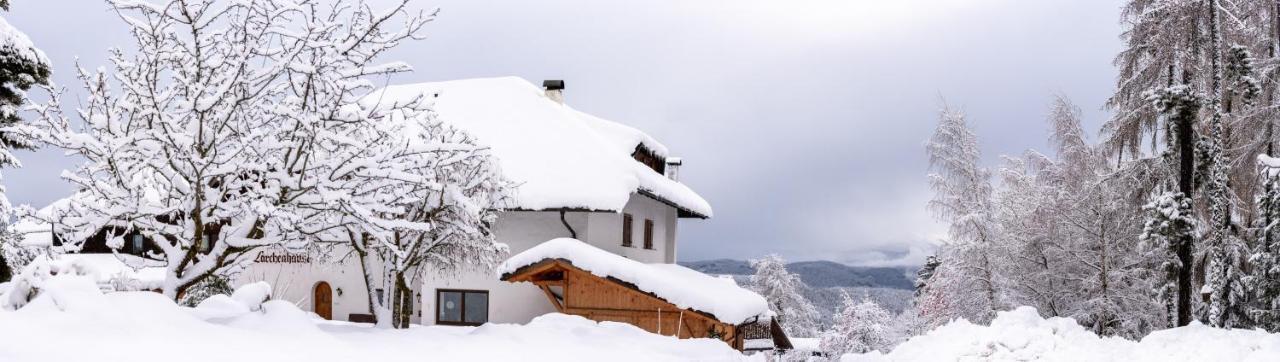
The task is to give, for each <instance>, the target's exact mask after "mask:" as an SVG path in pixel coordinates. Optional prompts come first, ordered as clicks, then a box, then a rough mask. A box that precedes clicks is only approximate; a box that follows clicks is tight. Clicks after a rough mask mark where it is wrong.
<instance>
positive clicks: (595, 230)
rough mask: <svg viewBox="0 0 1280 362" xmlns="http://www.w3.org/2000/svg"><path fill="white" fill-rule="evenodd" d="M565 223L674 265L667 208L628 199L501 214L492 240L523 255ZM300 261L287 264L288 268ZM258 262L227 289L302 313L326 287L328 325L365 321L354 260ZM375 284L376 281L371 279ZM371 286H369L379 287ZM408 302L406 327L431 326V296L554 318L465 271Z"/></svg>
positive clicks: (637, 256) (528, 297)
mask: <svg viewBox="0 0 1280 362" xmlns="http://www.w3.org/2000/svg"><path fill="white" fill-rule="evenodd" d="M623 214H627V215H631V218H632V220H633V221H632V222H633V226H632V228H631V232H632V236H631V239H632V245H631V246H629V247H627V246H623V245H622V238H623V237H622V230H623V226H622V224H623V221H622V220H623ZM645 220H651V221H652V222H653V248H652V249H645V248H644V227H643V225H644V221H645ZM565 222H567V223H568V224H569V226H570V227H572V228H573V232H574V233H576V234H577V238H578V239H579V240H582V241H584V242H587V243H589V244H591V245H594V246H596V247H599V248H601V249H604V250H607V251H609V252H612V253H615V254H618V255H622V256H625V257H627V258H630V259H633V260H636V261H640V262H644V263H674V262H675V257H676V229H677V224H678V217H677V210H676V208H675V207H672V206H669V205H667V204H664V203H662V202H660V201H657V200H654V199H652V198H649V197H646V196H642V195H639V194H633V195H632V196H631V199H630V201H629V202H627V205H626V207H625V208H624V209H623V212H622V213H616V212H586V211H568V212H565V214H564V221H561V219H560V212H559V211H508V212H504V213H502V214H501V215H500V216H499V217H498V222H497V224H496V225H495V227H494V231H495V234H496V236H497V239H498V241H499V242H501V243H505V244H507V246H508V247H509V248H510V252H511V254H515V253H519V252H521V251H524V250H528V249H529V248H531V247H533V246H534V245H538V244H539V243H542V242H544V241H547V240H551V239H555V238H561V237H570V236H572V235H571V233H570V231H569V229H568V228H566V227H565ZM345 253H346V249H344V248H341V247H340V248H337V249H336V250H335V252H334V254H336V255H338V256H342V255H344V254H345ZM260 255H267V256H272V255H280V253H278V252H275V251H263V252H261V254H260ZM300 257H301V256H295V257H294V259H295V260H294V261H296V259H298V258H300ZM274 259H277V260H273V259H272V258H264V259H262V261H261V262H256V263H254V264H253V265H251V266H249V267H248V268H246V270H245V271H244V272H242V273H240V275H238V276H237V277H236V280H235V282H234V284H236V285H241V284H247V283H251V282H255V281H259V280H262V281H266V282H268V283H270V284H271V285H273V286H276V290H275V293H274V294H275V295H274V297H275V298H278V299H284V300H288V301H291V302H294V303H295V304H297V305H298V306H299V307H301V308H302V309H304V310H311V311H314V310H315V297H314V295H315V293H316V287H317V286H318V285H319V284H320V283H322V282H323V283H326V284H328V286H329V288H330V291H331V293H332V294H331V299H332V305H331V309H332V318H333V319H335V320H351V319H352V317H351V315H352V314H357V315H359V314H368V313H369V302H368V300H369V299H368V295H367V294H366V292H365V291H366V287H365V284H364V283H365V282H364V275H363V273H362V272H361V270H360V265H359V262H358V261H357V260H356V259H354V255H347V257H346V258H334V260H327V261H326V260H321V259H319V258H311V259H310V262H308V263H299V262H293V263H282V262H278V259H282V258H274ZM375 277H376V276H375ZM380 284H381V283H379V281H378V280H375V281H374V285H380ZM415 286H416V293H415V294H416V295H415V296H416V297H417V298H416V302H415V306H414V312H415V313H414V315H415V316H414V318H413V319H412V322H414V323H421V324H428V325H430V324H435V323H436V316H435V312H436V292H437V291H438V290H441V289H444V290H467V291H484V292H487V293H488V313H487V314H488V318H487V319H488V321H489V322H496V323H527V322H529V321H530V320H532V319H533V318H534V317H537V316H539V315H543V314H546V313H551V312H554V311H555V309H554V307H553V306H552V305H551V303H550V302H549V301H547V298H546V296H545V295H543V293H542V291H541V290H539V289H538V288H537V287H535V286H533V285H531V284H525V283H521V284H514V283H507V282H503V281H501V280H499V275H498V274H497V273H496V272H494V271H492V270H487V271H469V272H462V273H458V274H454V275H433V274H429V275H428V276H426V277H425V278H424V280H422V281H420V282H419V283H415Z"/></svg>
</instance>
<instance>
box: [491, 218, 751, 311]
mask: <svg viewBox="0 0 1280 362" xmlns="http://www.w3.org/2000/svg"><path fill="white" fill-rule="evenodd" d="M547 259H563V260H567V261H569V263H571V264H573V266H574V267H577V268H579V269H582V270H586V271H588V272H590V273H591V274H594V275H597V276H600V277H605V278H608V277H612V278H615V279H618V280H622V281H625V282H627V283H631V284H634V285H635V286H636V288H638V289H640V290H641V291H645V292H649V293H653V294H654V295H656V296H658V297H659V298H662V299H665V300H666V301H668V302H670V303H671V304H675V305H676V306H679V307H680V308H690V309H693V310H697V311H701V312H706V313H710V314H711V315H713V316H715V318H716V319H718V320H720V321H721V322H725V323H732V324H741V323H743V322H747V321H749V320H750V319H751V318H754V317H757V316H767V315H769V305H768V302H766V301H765V299H764V297H761V296H760V295H759V294H756V293H755V292H752V291H750V290H746V289H743V288H741V287H739V286H738V285H737V284H736V283H734V282H733V280H730V279H724V278H717V277H713V276H710V275H706V274H703V273H700V272H698V271H696V270H693V269H689V268H685V267H682V266H679V265H675V264H645V263H641V262H638V261H635V260H631V259H627V258H626V257H623V256H621V255H618V254H614V253H610V252H608V251H604V250H601V249H600V248H597V247H594V246H591V245H587V243H584V242H582V241H579V240H577V239H570V238H559V239H553V240H550V241H547V242H544V243H542V244H538V245H537V246H534V247H532V248H530V249H529V250H525V251H524V252H521V253H519V254H516V255H514V256H512V257H511V258H510V259H507V261H506V262H505V263H503V264H502V266H500V267H499V268H498V272H499V273H500V274H509V273H514V272H515V271H517V270H519V269H520V268H523V267H526V266H529V265H533V264H536V263H538V262H541V261H543V260H547Z"/></svg>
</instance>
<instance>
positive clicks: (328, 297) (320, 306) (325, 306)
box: [311, 282, 333, 320]
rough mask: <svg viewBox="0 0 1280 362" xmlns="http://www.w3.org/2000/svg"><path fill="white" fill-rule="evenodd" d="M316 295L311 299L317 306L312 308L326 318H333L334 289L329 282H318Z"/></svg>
mask: <svg viewBox="0 0 1280 362" xmlns="http://www.w3.org/2000/svg"><path fill="white" fill-rule="evenodd" d="M314 294H315V295H314V296H312V298H311V300H312V301H314V303H315V306H314V308H313V309H312V310H313V311H315V312H316V314H319V315H320V317H322V318H324V319H329V320H332V319H333V290H332V289H330V288H329V283H328V282H320V283H316V289H315V293H314Z"/></svg>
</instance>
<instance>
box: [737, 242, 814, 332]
mask: <svg viewBox="0 0 1280 362" xmlns="http://www.w3.org/2000/svg"><path fill="white" fill-rule="evenodd" d="M750 263H751V267H752V268H754V269H755V274H753V275H751V289H752V290H754V291H755V292H756V293H760V295H762V296H764V299H765V300H766V301H768V302H769V309H771V310H773V312H774V313H777V317H776V318H778V322H779V323H780V324H781V325H782V328H783V329H784V330H785V331H786V332H787V335H788V336H790V337H814V336H816V334H817V333H818V308H816V307H814V306H813V304H812V303H810V302H809V300H808V299H806V298H805V297H804V294H802V293H801V292H802V291H803V290H804V289H805V288H808V287H807V286H806V285H805V284H804V281H801V280H800V276H799V275H796V274H794V273H791V272H789V271H787V268H786V263H785V262H784V261H783V260H782V257H781V256H778V255H777V254H771V255H768V256H765V257H764V258H760V259H754V260H751V261H750Z"/></svg>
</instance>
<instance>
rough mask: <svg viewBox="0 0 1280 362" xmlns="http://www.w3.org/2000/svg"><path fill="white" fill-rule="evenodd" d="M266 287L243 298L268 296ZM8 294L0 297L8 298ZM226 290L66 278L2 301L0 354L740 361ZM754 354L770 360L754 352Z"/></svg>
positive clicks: (607, 332) (717, 351)
mask: <svg viewBox="0 0 1280 362" xmlns="http://www.w3.org/2000/svg"><path fill="white" fill-rule="evenodd" d="M266 289H269V287H267V288H265V289H264V288H263V286H249V287H242V288H240V289H238V290H237V292H236V293H234V294H237V295H243V296H246V299H245V300H256V298H248V297H247V296H258V295H262V292H264V291H266ZM3 297H5V296H3V295H0V298H3ZM250 304H252V302H250V303H249V304H246V303H243V302H241V301H238V300H237V298H232V297H228V296H225V295H219V296H215V297H212V298H209V299H207V300H205V302H204V303H201V304H200V306H198V307H196V308H185V307H179V306H178V305H176V304H174V303H173V301H171V300H169V299H166V298H164V297H163V296H162V295H160V294H158V293H152V292H116V293H108V294H103V293H102V292H100V291H99V289H98V288H97V287H96V285H95V283H94V281H93V280H92V279H91V278H88V277H85V276H75V275H59V276H56V277H53V278H51V279H49V280H48V281H47V282H46V283H45V284H44V289H42V292H41V294H39V296H38V297H36V298H35V299H34V300H33V301H32V302H31V303H29V304H27V305H26V306H25V307H23V308H20V309H17V310H0V341H3V343H0V361H6V362H25V361H131V362H132V361H141V362H147V361H173V360H182V361H211V362H212V361H217V362H226V361H277V362H287V361H307V362H330V361H332V362H339V361H342V362H345V361H424V360H434V361H470V360H481V361H599V360H606V359H607V360H609V361H741V360H749V359H751V358H750V357H746V356H743V355H742V354H740V353H738V352H737V351H734V350H733V349H731V348H729V347H728V346H727V345H725V344H724V343H723V342H720V341H716V340H712V339H696V340H687V339H686V340H681V339H675V338H672V337H669V336H660V335H655V334H652V333H648V332H645V331H643V330H640V329H639V328H636V327H634V326H631V325H628V324H622V323H611V322H603V323H596V322H593V321H590V320H587V319H585V318H581V317H577V316H568V315H561V314H549V315H545V316H542V317H539V318H537V319H535V320H533V321H532V322H531V323H529V324H528V325H523V326H522V325H513V324H487V325H484V326H480V327H448V326H428V327H424V326H414V327H413V328H410V329H407V330H391V329H379V328H374V327H371V326H370V325H367V324H355V323H347V322H335V321H326V320H322V319H320V318H319V317H317V316H315V315H314V314H312V313H309V312H306V311H303V310H301V309H299V308H298V307H296V306H295V304H294V302H291V301H283V300H270V301H267V302H265V303H261V305H260V309H259V310H258V311H252V310H251V309H252V308H251V307H252V305H250ZM754 360H763V359H762V358H760V357H755V359H754Z"/></svg>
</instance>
